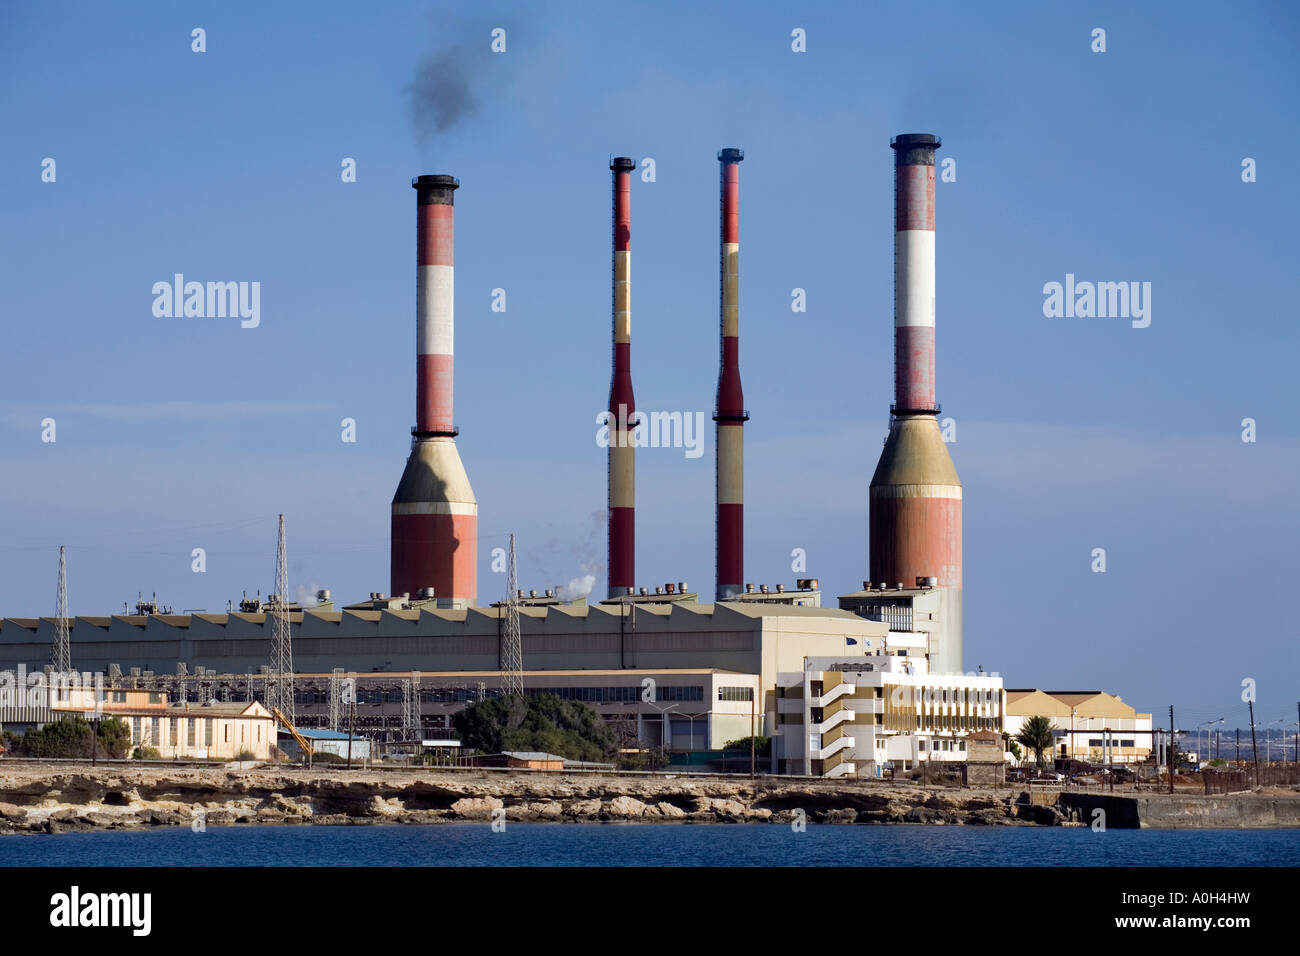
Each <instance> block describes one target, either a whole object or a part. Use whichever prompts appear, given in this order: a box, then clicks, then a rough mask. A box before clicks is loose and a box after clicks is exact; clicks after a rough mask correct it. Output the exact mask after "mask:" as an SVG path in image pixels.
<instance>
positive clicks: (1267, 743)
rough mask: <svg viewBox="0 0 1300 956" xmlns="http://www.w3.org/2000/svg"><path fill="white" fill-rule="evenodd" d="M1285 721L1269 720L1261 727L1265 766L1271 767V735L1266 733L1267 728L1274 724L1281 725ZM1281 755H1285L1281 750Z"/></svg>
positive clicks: (1281, 719) (1280, 719)
mask: <svg viewBox="0 0 1300 956" xmlns="http://www.w3.org/2000/svg"><path fill="white" fill-rule="evenodd" d="M1285 720H1286V718H1285V717H1279V718H1277V720H1270V721H1269V722H1268V723H1266V724H1264V725H1263V726H1264V763H1265V765H1266V766H1271V765H1272V763H1273V735H1272V734H1270V733H1269V732H1268V728H1270V727H1272V726H1273V725H1274V724H1280V723H1283V722H1284V721H1285ZM1282 753H1283V754H1285V753H1286V751H1285V750H1283V751H1282Z"/></svg>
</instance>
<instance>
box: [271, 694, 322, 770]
mask: <svg viewBox="0 0 1300 956" xmlns="http://www.w3.org/2000/svg"><path fill="white" fill-rule="evenodd" d="M271 713H272V714H274V715H275V719H276V720H278V721H279V722H280V723H282V724H284V729H285V730H287V731H289V733H291V734H293V739H294V740H295V741H297V743H298V747H299V749H301V750H302V752H303V753H304V754H306V755H307V760H308V762H310V761H311V757H312V754H314V753H315V752H316V751H315V750H313V749H312V745H311V744H309V743H308V742H307V738H306V737H304V736H303V735H302V734H300V733H298V728H296V727H295V726H294V725H293V724H291V723H289V718H288V717H286V716H284V714H282V713H280V708H279V707H272V708H271Z"/></svg>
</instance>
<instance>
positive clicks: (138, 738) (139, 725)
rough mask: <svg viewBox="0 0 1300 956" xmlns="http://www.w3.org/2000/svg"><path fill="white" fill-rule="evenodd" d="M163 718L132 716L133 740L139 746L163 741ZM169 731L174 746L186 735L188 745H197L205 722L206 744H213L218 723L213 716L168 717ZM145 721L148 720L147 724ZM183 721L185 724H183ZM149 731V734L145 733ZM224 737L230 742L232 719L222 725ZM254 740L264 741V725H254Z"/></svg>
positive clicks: (208, 745) (157, 743)
mask: <svg viewBox="0 0 1300 956" xmlns="http://www.w3.org/2000/svg"><path fill="white" fill-rule="evenodd" d="M162 719H163V718H160V717H132V718H131V741H132V742H133V743H135V744H136V745H139V746H144V745H149V746H157V745H159V744H161V743H162V742H163V739H162V735H161V730H162V726H161V724H162ZM166 720H167V731H168V738H167V739H168V741H169V742H170V744H171V745H172V746H176V745H177V744H178V743H179V741H180V739H181V737H182V736H183V737H185V742H186V744H187V745H188V746H190V747H194V746H197V738H198V730H199V724H203V739H204V744H203V745H204V746H205V747H211V746H212V738H213V725H214V724H215V723H216V721H215V720H214V718H212V717H168V718H166ZM145 721H148V723H147V724H146V723H145ZM182 723H183V724H184V726H182ZM145 731H148V735H147V736H146V735H145ZM222 737H223V742H224V743H230V721H227V722H226V723H225V724H223V725H222ZM239 740H240V743H243V740H244V722H243V721H240V723H239ZM254 740H255V742H257V743H261V742H262V727H261V725H260V724H259V725H257V726H256V727H254Z"/></svg>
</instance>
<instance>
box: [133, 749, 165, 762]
mask: <svg viewBox="0 0 1300 956" xmlns="http://www.w3.org/2000/svg"><path fill="white" fill-rule="evenodd" d="M131 759H132V760H162V753H161V752H160V751H159V750H158V748H157V747H136V748H135V750H134V751H132V753H131Z"/></svg>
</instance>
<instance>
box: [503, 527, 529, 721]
mask: <svg viewBox="0 0 1300 956" xmlns="http://www.w3.org/2000/svg"><path fill="white" fill-rule="evenodd" d="M506 578H507V580H506V600H505V612H506V628H505V641H504V646H503V647H502V658H503V659H502V661H501V692H502V696H509V695H511V694H514V695H515V696H517V697H523V696H524V648H523V642H522V641H521V640H520V637H519V577H518V575H517V574H516V573H515V536H514V535H513V534H512V535H511V536H510V571H509V573H508V574H507V576H506Z"/></svg>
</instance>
